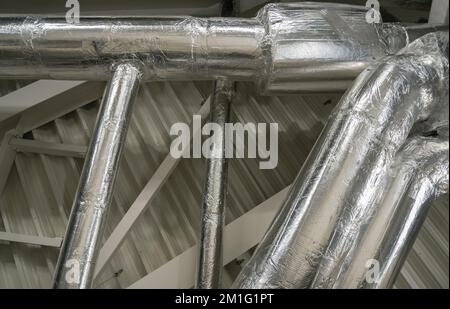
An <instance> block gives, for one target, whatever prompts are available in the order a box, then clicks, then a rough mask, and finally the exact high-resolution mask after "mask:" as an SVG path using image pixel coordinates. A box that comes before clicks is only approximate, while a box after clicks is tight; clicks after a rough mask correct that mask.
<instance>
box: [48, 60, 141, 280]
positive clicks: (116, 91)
mask: <svg viewBox="0 0 450 309" xmlns="http://www.w3.org/2000/svg"><path fill="white" fill-rule="evenodd" d="M112 70H113V74H112V78H111V80H110V81H109V83H108V86H107V87H106V90H105V94H104V95H103V99H102V103H101V106H100V110H99V113H98V117H97V121H96V124H95V128H94V132H93V135H92V138H91V142H90V145H89V149H88V151H87V153H86V157H85V161H84V165H83V170H82V172H81V177H80V181H79V184H78V189H77V193H76V195H75V201H74V204H73V206H72V211H71V213H70V217H69V222H68V225H67V230H66V234H65V237H64V242H63V244H62V247H61V251H60V255H59V259H58V263H57V266H56V270H55V277H54V288H65V289H75V288H77V289H80V288H81V289H83V288H90V287H91V284H92V279H93V274H94V269H95V260H96V258H97V255H98V252H99V249H100V248H99V246H100V242H101V240H102V235H103V228H104V224H105V222H106V217H107V214H108V210H109V206H110V205H111V199H112V193H113V189H114V182H115V180H116V176H117V173H118V171H119V162H120V157H121V154H122V150H123V146H124V143H125V137H126V133H127V130H128V126H129V122H130V118H131V111H132V107H133V102H134V97H135V96H136V93H137V90H138V87H139V81H140V78H141V70H140V68H139V67H138V66H137V65H135V64H131V63H118V64H116V65H114V66H113V68H112Z"/></svg>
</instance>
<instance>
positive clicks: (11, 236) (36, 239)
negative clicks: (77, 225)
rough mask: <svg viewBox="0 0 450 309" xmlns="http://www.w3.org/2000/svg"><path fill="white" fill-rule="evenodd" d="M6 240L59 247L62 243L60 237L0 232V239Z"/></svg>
mask: <svg viewBox="0 0 450 309" xmlns="http://www.w3.org/2000/svg"><path fill="white" fill-rule="evenodd" d="M1 240H3V241H8V242H15V243H22V244H27V245H35V246H44V247H55V248H59V247H60V246H61V243H62V238H61V237H52V238H51V237H41V236H33V235H25V234H16V233H9V232H0V241H1Z"/></svg>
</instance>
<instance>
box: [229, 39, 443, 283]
mask: <svg viewBox="0 0 450 309" xmlns="http://www.w3.org/2000/svg"><path fill="white" fill-rule="evenodd" d="M443 42H447V44H448V33H443V32H437V33H432V34H429V35H426V36H424V37H422V38H420V39H418V40H416V41H414V42H413V43H411V44H410V45H409V46H407V47H406V48H405V49H403V50H401V51H400V52H399V53H398V54H397V55H396V56H389V57H386V58H384V59H382V60H380V61H378V62H377V63H375V64H373V65H371V66H370V67H369V68H367V69H366V70H364V71H363V72H362V73H361V74H360V75H359V77H358V78H357V79H356V81H355V83H354V84H353V86H352V87H351V88H350V89H349V90H348V91H347V92H346V94H345V95H344V96H343V98H342V99H341V101H340V103H339V104H338V106H337V107H336V109H335V111H334V112H333V114H332V115H331V116H330V119H329V121H328V123H327V125H326V127H325V128H324V130H323V131H322V133H321V136H320V137H319V139H318V141H317V142H316V144H315V145H314V147H313V149H312V150H311V153H310V155H309V156H308V159H307V160H306V162H305V163H304V165H303V167H302V169H301V171H300V173H299V174H298V175H297V177H296V179H295V181H294V183H293V185H292V187H291V189H290V192H289V194H288V197H287V199H286V201H285V202H284V204H283V206H282V208H281V211H280V212H279V214H278V215H277V216H276V218H275V220H274V222H273V223H272V225H271V227H270V228H269V230H268V232H267V233H266V235H265V236H264V238H263V240H262V241H261V243H260V245H259V246H258V248H257V249H256V251H255V253H254V255H253V256H252V258H251V259H250V261H249V262H248V263H247V264H246V265H245V266H244V268H243V270H242V272H241V273H240V274H239V276H238V278H237V279H236V281H235V283H234V284H233V285H234V287H237V288H307V287H310V285H311V283H312V282H313V280H314V278H315V276H316V272H317V268H318V267H319V264H321V266H320V267H321V268H322V269H323V268H325V271H324V272H323V274H326V275H323V278H317V279H316V281H315V282H314V284H315V285H316V284H317V286H319V287H327V286H328V284H329V282H332V280H333V278H334V277H335V276H337V275H338V273H339V269H340V268H341V266H342V264H343V263H344V262H345V257H346V256H347V255H348V254H350V253H351V251H352V247H353V244H354V241H355V239H357V238H358V237H360V232H361V229H362V227H363V226H364V225H365V224H367V218H369V217H370V216H371V215H372V214H373V209H374V206H376V205H377V203H379V202H380V201H381V198H382V193H383V189H384V187H385V185H386V183H387V180H388V169H389V167H390V166H391V164H392V163H393V162H394V157H395V155H396V152H397V151H398V150H399V149H400V147H401V146H402V145H403V143H404V142H405V140H406V138H407V136H408V134H409V132H410V130H411V128H412V126H413V125H414V123H416V122H417V121H420V120H424V119H426V118H427V117H428V116H429V115H430V113H431V111H432V110H433V105H434V101H435V100H434V99H435V98H437V97H440V95H442V92H443V91H445V89H446V88H447V89H448V82H447V81H448V78H447V79H446V78H445V76H448V58H447V55H446V54H444V49H443V48H442V46H443V45H442V43H443ZM447 91H448V90H447ZM330 278H331V279H330Z"/></svg>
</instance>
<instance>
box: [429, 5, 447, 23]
mask: <svg viewBox="0 0 450 309" xmlns="http://www.w3.org/2000/svg"><path fill="white" fill-rule="evenodd" d="M448 4H449V1H448V0H433V2H432V3H431V9H430V16H429V17H428V23H430V24H448Z"/></svg>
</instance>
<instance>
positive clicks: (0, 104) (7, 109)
mask: <svg viewBox="0 0 450 309" xmlns="http://www.w3.org/2000/svg"><path fill="white" fill-rule="evenodd" d="M82 83H84V82H83V81H68V80H38V81H36V82H34V83H31V84H29V85H27V86H25V87H22V88H20V89H17V90H16V91H13V92H10V93H8V94H7V95H5V96H3V97H0V121H2V120H4V119H6V118H8V117H10V116H12V115H14V114H18V113H20V112H23V111H24V110H26V109H28V108H30V107H32V106H34V105H36V104H40V103H41V102H44V101H46V100H48V99H50V98H52V97H54V96H56V95H58V94H60V93H62V92H65V91H68V90H70V89H72V88H74V87H76V86H78V85H80V84H82Z"/></svg>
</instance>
